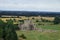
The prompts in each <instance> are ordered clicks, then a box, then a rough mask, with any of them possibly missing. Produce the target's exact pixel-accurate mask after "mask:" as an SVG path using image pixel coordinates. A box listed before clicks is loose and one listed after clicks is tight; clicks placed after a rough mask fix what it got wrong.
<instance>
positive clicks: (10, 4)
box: [0, 0, 60, 12]
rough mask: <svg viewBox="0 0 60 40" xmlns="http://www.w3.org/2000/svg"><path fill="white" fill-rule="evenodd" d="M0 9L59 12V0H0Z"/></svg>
mask: <svg viewBox="0 0 60 40" xmlns="http://www.w3.org/2000/svg"><path fill="white" fill-rule="evenodd" d="M0 10H20V11H54V12H60V0H0Z"/></svg>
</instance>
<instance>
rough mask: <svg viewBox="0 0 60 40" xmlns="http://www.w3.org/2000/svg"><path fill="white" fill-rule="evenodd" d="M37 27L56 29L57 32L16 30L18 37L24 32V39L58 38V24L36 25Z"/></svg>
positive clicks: (44, 39)
mask: <svg viewBox="0 0 60 40" xmlns="http://www.w3.org/2000/svg"><path fill="white" fill-rule="evenodd" d="M37 27H38V28H42V29H50V30H58V31H57V32H39V31H17V35H18V38H20V37H19V36H20V35H21V34H24V35H25V36H26V37H27V39H26V40H60V24H58V25H37Z"/></svg>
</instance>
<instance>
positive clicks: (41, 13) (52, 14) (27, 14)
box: [0, 11, 60, 16]
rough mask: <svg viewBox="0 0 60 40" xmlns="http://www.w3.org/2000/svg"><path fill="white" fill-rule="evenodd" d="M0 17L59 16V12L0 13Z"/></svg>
mask: <svg viewBox="0 0 60 40" xmlns="http://www.w3.org/2000/svg"><path fill="white" fill-rule="evenodd" d="M1 15H11V16H12V15H13V16H39V15H40V16H60V12H37V11H0V16H1Z"/></svg>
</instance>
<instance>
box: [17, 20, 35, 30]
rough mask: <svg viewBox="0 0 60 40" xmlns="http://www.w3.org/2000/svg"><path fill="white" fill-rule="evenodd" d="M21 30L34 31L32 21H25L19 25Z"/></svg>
mask: <svg viewBox="0 0 60 40" xmlns="http://www.w3.org/2000/svg"><path fill="white" fill-rule="evenodd" d="M18 27H19V29H20V30H34V28H35V27H34V23H33V22H32V21H31V20H24V23H19V24H18Z"/></svg>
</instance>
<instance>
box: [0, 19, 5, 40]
mask: <svg viewBox="0 0 60 40" xmlns="http://www.w3.org/2000/svg"><path fill="white" fill-rule="evenodd" d="M4 24H5V23H4V22H3V21H2V20H1V19H0V40H1V39H2V38H3V27H4V26H5V25H4Z"/></svg>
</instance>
